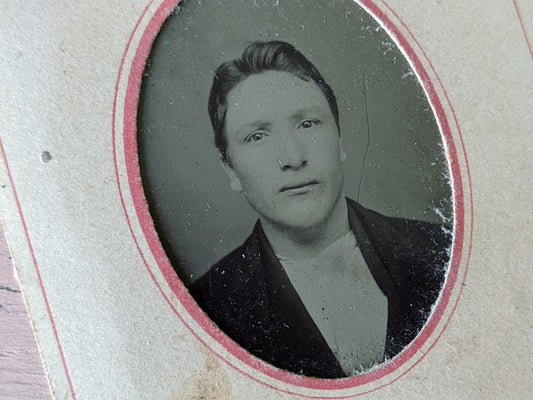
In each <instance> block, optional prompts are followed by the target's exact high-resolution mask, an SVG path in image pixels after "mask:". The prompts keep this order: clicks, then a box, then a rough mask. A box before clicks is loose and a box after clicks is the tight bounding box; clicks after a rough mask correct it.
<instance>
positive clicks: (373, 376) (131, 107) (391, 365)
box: [113, 0, 473, 395]
mask: <svg viewBox="0 0 533 400" xmlns="http://www.w3.org/2000/svg"><path fill="white" fill-rule="evenodd" d="M179 1H180V0H165V1H163V2H162V4H161V5H160V6H159V8H158V9H157V11H156V12H155V14H154V15H153V16H152V17H151V19H150V21H149V23H148V25H147V27H146V28H145V30H144V32H143V33H142V37H141V39H140V42H139V45H138V47H137V49H136V50H135V55H134V58H133V61H132V64H131V69H130V73H129V76H128V81H127V89H126V96H125V101H124V120H123V126H124V128H123V129H124V137H123V140H124V156H125V163H126V171H127V177H128V184H129V187H130V190H131V195H132V199H133V203H134V206H135V210H136V213H137V218H138V221H139V223H140V226H141V228H142V230H143V232H144V234H145V238H146V241H147V243H148V245H149V247H150V250H151V252H152V254H153V255H154V257H155V259H156V261H157V263H158V266H159V268H160V270H161V272H162V274H163V276H164V277H165V279H166V281H167V283H168V285H169V286H170V288H171V290H172V291H173V293H174V294H175V295H176V297H177V298H178V300H179V301H180V303H181V304H182V305H183V307H184V308H185V309H186V310H187V312H188V313H189V314H190V315H191V316H192V317H193V318H194V319H195V320H196V322H197V323H198V324H199V325H200V326H201V327H202V329H204V330H205V331H206V332H207V333H208V334H209V335H210V336H211V337H212V338H213V339H215V340H216V341H218V342H219V343H220V344H222V345H223V346H224V347H225V348H226V349H227V350H228V351H229V352H230V353H231V354H232V355H233V356H235V357H237V358H238V359H240V360H241V361H242V362H244V363H246V364H247V365H249V366H251V367H252V368H255V369H257V370H258V371H260V372H262V373H264V374H266V375H268V376H270V377H272V378H275V379H278V380H281V381H284V382H287V383H289V384H292V385H296V386H300V387H304V388H309V389H318V390H340V389H349V388H354V387H357V386H361V385H364V384H366V383H369V382H372V381H375V380H377V379H380V378H382V377H384V376H386V375H388V374H389V373H391V372H393V371H395V370H396V369H398V368H399V367H400V366H402V365H403V364H405V363H406V362H407V361H408V360H409V359H410V358H411V357H413V356H414V355H415V354H416V353H417V352H418V351H419V350H420V349H421V348H422V346H423V345H424V344H425V343H426V341H427V340H428V338H429V337H430V336H431V335H432V334H433V332H434V331H435V329H436V327H437V325H438V323H439V321H440V319H441V317H442V316H443V314H444V312H445V310H446V309H447V308H448V306H449V307H452V312H451V313H450V316H449V317H448V321H446V324H445V326H444V328H443V329H442V331H441V332H440V333H439V336H438V337H437V338H436V339H435V342H433V343H432V344H431V346H430V348H431V347H433V346H434V344H435V343H436V341H437V340H438V338H439V337H440V335H441V334H442V332H443V331H444V329H445V328H446V325H447V324H448V322H449V318H450V317H451V315H452V314H453V311H454V310H455V307H456V306H457V301H458V299H459V296H460V293H459V296H458V297H457V301H456V303H455V304H449V301H450V296H451V294H452V291H453V288H454V287H455V285H456V283H457V278H458V273H459V269H460V265H461V260H462V259H463V251H464V250H465V249H463V243H464V234H465V209H464V192H463V179H462V176H461V167H460V164H459V157H458V154H457V149H456V146H455V143H454V140H453V136H452V132H451V129H450V125H449V122H448V120H447V118H446V114H445V111H444V108H443V105H442V103H441V100H440V98H439V96H438V94H437V91H436V90H435V87H434V86H433V83H432V81H431V79H430V76H429V74H428V73H427V71H426V69H425V68H424V66H423V64H422V63H421V61H420V59H419V58H418V56H417V54H416V52H415V50H414V49H413V47H412V46H411V45H410V43H409V42H408V40H407V39H406V38H405V36H404V35H403V34H402V33H401V32H400V30H399V29H398V28H397V27H396V26H395V25H394V23H393V22H392V21H391V20H390V18H389V17H387V15H386V14H385V12H383V11H382V10H381V9H380V8H379V7H378V6H377V5H376V4H374V3H373V2H372V1H370V0H360V1H359V3H360V4H361V5H362V6H363V7H365V8H366V9H367V10H368V11H370V13H371V14H372V16H373V17H374V18H375V19H377V21H378V22H379V23H380V25H382V26H384V27H385V28H386V29H387V30H388V32H391V33H392V35H393V36H394V38H395V39H396V41H397V43H398V44H399V46H400V47H401V48H402V49H403V51H404V54H405V55H406V57H407V58H408V60H409V61H410V62H411V65H412V67H413V68H414V69H415V71H416V72H417V74H418V77H419V80H420V82H421V84H422V85H423V87H424V89H425V90H426V93H427V95H428V97H429V101H430V102H431V104H432V105H433V107H434V111H435V114H436V117H437V120H438V121H439V124H440V127H441V130H442V135H443V137H444V140H445V141H446V145H447V148H448V156H449V162H450V167H451V174H452V177H453V190H454V203H455V215H454V222H455V227H454V243H453V249H452V260H451V264H450V269H449V272H448V278H447V281H446V284H445V287H444V289H443V292H442V295H441V298H440V300H439V302H438V303H437V306H436V308H435V310H434V312H433V314H432V315H431V317H430V319H429V320H428V322H427V324H426V325H425V326H424V328H423V330H422V331H421V332H420V334H419V335H418V336H417V337H416V338H415V340H414V341H413V342H412V343H411V344H410V345H409V346H408V347H407V348H406V349H404V351H402V353H400V354H399V355H398V356H397V357H395V358H394V360H393V361H392V362H388V363H385V364H384V365H383V366H381V367H380V368H378V369H376V370H373V371H370V372H368V373H364V374H361V375H357V376H354V377H351V378H346V379H338V380H324V379H316V378H308V377H302V376H297V375H294V374H292V373H289V372H286V371H282V370H279V369H277V368H275V367H273V366H271V365H269V364H266V363H264V362H261V361H258V360H257V359H256V358H255V357H252V356H251V355H250V354H249V353H248V352H246V351H245V350H244V349H242V348H241V347H240V346H238V345H237V344H236V343H234V342H233V341H232V340H231V339H229V338H228V337H227V336H226V335H225V334H224V333H223V332H222V331H220V330H219V329H218V328H217V327H216V325H214V324H213V323H212V322H211V320H209V319H208V318H207V316H206V315H205V314H204V313H203V312H202V311H201V310H200V309H199V308H198V306H197V305H196V303H195V302H194V300H193V299H192V297H191V296H190V295H189V292H188V290H187V289H186V288H185V286H184V285H183V283H182V282H181V281H180V280H179V279H178V277H177V276H176V274H175V272H174V269H173V267H172V265H171V264H170V262H169V260H168V258H167V256H166V254H165V252H164V250H163V247H162V246H161V243H160V241H159V238H158V235H157V232H156V230H155V228H154V226H153V222H152V219H151V216H150V214H149V211H148V204H147V202H146V199H145V196H144V191H143V187H142V183H141V178H140V171H139V164H138V158H137V129H136V128H137V105H138V95H139V90H140V86H141V80H142V73H143V70H144V66H145V62H146V59H147V57H148V55H149V52H150V49H151V46H152V43H153V41H154V40H155V37H156V35H157V33H158V32H159V29H160V27H161V26H162V24H163V23H164V22H165V20H166V18H167V16H168V15H169V13H170V12H171V11H172V10H173V9H174V8H175V7H176V5H177V4H178V3H179ZM152 3H153V0H152V1H150V3H149V4H148V5H147V7H146V8H145V10H144V11H143V14H142V15H141V17H140V19H139V21H138V22H137V25H136V26H135V28H134V30H133V32H132V35H131V37H130V40H129V42H128V44H127V46H126V49H125V52H124V55H123V58H122V61H121V65H120V71H119V76H118V79H117V84H116V87H115V100H114V104H113V150H114V162H115V170H116V178H117V182H118V183H119V191H120V196H121V201H122V205H123V208H124V210H125V213H126V218H127V220H128V225H129V228H130V232H131V234H132V236H133V239H134V241H135V243H136V245H137V248H138V250H139V252H140V254H141V257H142V258H143V261H144V264H145V266H146V268H147V270H148V272H149V274H150V276H151V278H152V279H153V281H154V282H155V284H156V285H157V287H158V288H159V290H160V291H161V294H162V295H163V297H164V298H165V300H166V301H167V303H168V304H169V305H170V307H171V308H172V309H173V311H174V312H175V313H176V315H177V316H178V317H179V318H180V319H181V321H182V322H183V323H184V324H185V325H186V326H187V327H188V328H189V329H190V330H191V332H192V333H193V334H194V335H195V336H196V337H197V338H198V340H200V341H201V342H202V343H203V344H204V345H206V346H207V347H209V346H208V345H207V344H206V343H205V341H203V340H202V339H201V338H200V337H199V336H198V335H197V334H196V333H195V332H194V330H193V329H192V328H191V327H190V326H189V325H188V324H187V323H186V321H185V320H184V319H183V318H182V316H181V315H180V314H179V312H178V311H177V310H176V308H175V307H174V306H173V305H172V303H171V301H170V299H169V298H168V297H167V296H166V295H165V293H164V291H163V289H162V288H161V286H160V285H159V283H158V282H157V280H156V278H155V276H154V275H153V272H152V271H151V269H150V267H149V265H148V263H147V262H146V259H145V258H144V255H143V254H142V251H141V249H140V247H139V245H138V242H137V239H136V237H135V234H134V232H133V229H132V226H131V221H130V216H129V215H128V211H127V207H126V206H125V201H124V197H123V193H122V189H121V187H120V174H119V172H118V163H117V148H116V141H115V139H116V132H115V123H116V114H117V112H116V111H117V106H118V105H117V101H118V100H117V96H118V93H119V84H120V82H121V78H122V71H123V68H124V63H125V59H126V55H127V54H128V52H129V51H130V47H131V43H132V41H133V37H134V35H135V34H136V31H137V30H138V28H139V25H140V22H141V21H142V20H143V19H144V17H145V15H146V14H147V12H148V10H149V8H150V7H151V5H152ZM383 3H384V5H385V7H386V8H387V9H388V10H389V12H390V13H392V14H393V15H394V16H395V18H397V19H398V20H399V21H400V22H401V24H402V25H403V27H404V29H406V30H407V32H408V33H409V35H410V36H411V39H412V40H413V41H414V43H415V44H416V45H417V46H418V47H419V49H420V50H421V51H422V54H423V55H424V57H425V58H426V60H427V62H428V63H429V66H430V68H431V69H432V72H433V73H434V75H435V76H436V77H437V81H438V84H439V85H440V87H441V89H442V91H443V92H444V95H445V99H446V102H447V104H448V106H449V107H450V109H451V111H452V114H453V117H454V118H455V113H454V111H453V108H452V106H451V103H450V100H449V98H448V96H447V94H446V90H445V88H444V86H443V85H442V82H441V81H440V79H439V78H438V75H437V74H436V71H435V70H434V68H433V65H432V64H431V61H430V60H429V58H428V57H427V55H426V53H425V52H424V50H423V49H422V47H421V46H420V44H419V43H418V41H417V40H416V38H415V37H414V35H413V34H412V33H411V32H410V30H409V28H408V27H407V25H406V24H405V23H403V21H402V20H401V19H400V18H399V16H398V15H397V14H396V13H395V12H394V10H392V8H390V7H389V6H388V4H387V3H385V2H384V1H383ZM455 124H456V126H457V130H458V132H459V138H460V141H461V146H462V150H463V155H464V158H465V160H464V161H465V167H466V173H467V181H468V189H469V191H470V193H469V195H470V196H469V198H470V221H469V222H470V238H469V239H471V236H472V229H473V226H472V222H473V221H472V220H473V203H472V196H471V194H472V193H471V186H470V176H469V175H470V173H469V169H468V161H467V159H466V152H465V149H464V144H463V140H462V135H461V131H460V128H459V125H458V122H457V119H456V118H455ZM468 243H469V248H468V254H467V258H466V267H465V272H464V276H463V281H464V278H466V272H467V268H468V260H469V258H470V252H471V240H469V242H468ZM217 355H218V354H217ZM218 356H219V357H220V358H221V359H223V360H224V361H226V362H228V361H227V360H225V359H224V358H223V357H221V356H220V355H218ZM422 358H423V356H422V357H421V358H420V359H419V360H417V361H416V362H415V364H414V365H416V363H418V362H419V361H420V360H421V359H422ZM228 363H229V362H228ZM229 364H230V365H231V366H232V367H233V368H236V369H238V368H237V367H236V366H234V365H233V364H231V363H229ZM410 368H412V366H411V367H410ZM239 371H241V372H242V373H244V372H243V371H242V370H239ZM405 372H407V371H405ZM405 372H404V373H403V374H405ZM244 374H246V373H244ZM403 374H402V375H400V376H403ZM246 375H247V376H249V375H248V374H246ZM249 377H250V378H252V379H254V380H257V379H256V378H254V377H251V376H249ZM396 379H399V377H398V378H396ZM396 379H395V380H396ZM257 381H258V382H261V381H259V380H257ZM261 383H263V384H265V385H267V384H266V383H264V382H261ZM390 383H392V381H390V382H387V383H385V384H384V385H388V384H390ZM384 385H382V386H384ZM268 386H269V385H268ZM382 386H381V387H382ZM276 389H277V388H276ZM278 390H279V389H278ZM373 390H376V389H373ZM373 390H370V391H373ZM366 393H368V392H366ZM360 394H362V393H359V395H360Z"/></svg>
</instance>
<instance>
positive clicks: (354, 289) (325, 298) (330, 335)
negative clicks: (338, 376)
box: [276, 231, 388, 376]
mask: <svg viewBox="0 0 533 400" xmlns="http://www.w3.org/2000/svg"><path fill="white" fill-rule="evenodd" d="M276 256H277V257H278V259H279V261H280V262H281V264H282V266H283V269H284V270H285V272H286V274H287V276H288V277H289V280H290V282H291V284H292V285H293V287H294V288H295V290H296V292H297V293H298V295H299V296H300V299H301V301H302V303H303V304H304V306H305V308H306V309H307V311H308V313H309V315H310V316H311V318H312V319H313V321H314V323H315V324H316V326H317V328H318V329H319V330H320V333H321V334H322V336H323V337H324V339H325V341H326V342H327V344H328V345H329V347H330V348H331V350H332V352H333V354H334V355H335V357H336V359H337V361H338V362H339V364H340V365H341V367H342V369H343V370H344V372H345V373H346V375H348V376H351V375H354V374H356V373H359V372H361V371H362V370H364V369H367V368H371V367H372V366H374V365H376V364H379V363H381V362H382V361H383V356H384V352H385V342H386V336H387V318H388V311H387V309H388V302H387V297H386V296H385V295H384V294H383V292H382V291H381V290H380V289H379V287H378V285H377V284H376V282H375V280H374V278H373V277H372V274H371V272H370V270H369V269H368V267H367V265H366V262H365V260H364V258H363V255H362V254H361V251H360V249H359V246H358V245H357V241H356V239H355V236H354V234H353V232H352V231H349V232H348V233H347V234H345V235H344V236H342V237H341V238H339V239H338V240H336V241H335V242H333V243H332V244H330V245H329V246H328V247H327V248H325V249H324V250H322V251H321V252H320V253H319V254H317V255H314V256H313V257H312V258H308V259H290V258H287V257H285V256H283V255H280V254H276ZM302 340H305V338H302Z"/></svg>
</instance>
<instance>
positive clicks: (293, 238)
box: [261, 196, 350, 259]
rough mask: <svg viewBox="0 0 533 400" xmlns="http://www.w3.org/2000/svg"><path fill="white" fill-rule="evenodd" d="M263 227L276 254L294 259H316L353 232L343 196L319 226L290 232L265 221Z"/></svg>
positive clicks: (262, 221)
mask: <svg viewBox="0 0 533 400" xmlns="http://www.w3.org/2000/svg"><path fill="white" fill-rule="evenodd" d="M261 224H262V227H263V231H264V232H265V235H266V237H267V238H268V241H269V243H270V245H271V246H272V249H273V250H274V253H276V254H278V255H282V256H284V257H286V258H292V259H305V258H311V257H314V256H315V255H316V254H318V253H319V252H321V251H322V250H323V249H325V248H326V247H328V246H329V245H330V244H331V243H333V242H335V241H336V240H337V239H339V238H340V237H342V236H343V235H344V234H346V233H347V232H348V231H349V230H350V224H349V221H348V207H347V205H346V200H345V198H344V196H340V198H339V201H338V202H337V204H336V206H335V208H334V209H333V211H332V212H331V213H330V215H329V216H328V218H326V220H325V221H323V222H322V223H320V224H319V225H316V226H313V227H310V228H306V229H290V228H287V227H283V226H279V225H275V224H272V223H270V222H269V221H266V220H261Z"/></svg>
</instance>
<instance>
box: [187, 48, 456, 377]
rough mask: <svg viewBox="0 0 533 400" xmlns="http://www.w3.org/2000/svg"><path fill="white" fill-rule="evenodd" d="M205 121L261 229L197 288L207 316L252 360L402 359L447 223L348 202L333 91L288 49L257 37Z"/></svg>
mask: <svg viewBox="0 0 533 400" xmlns="http://www.w3.org/2000/svg"><path fill="white" fill-rule="evenodd" d="M209 115H210V117H211V122H212V125H213V128H214V131H215V143H216V145H217V147H218V148H219V150H220V152H221V154H222V161H223V165H224V168H225V170H226V172H227V173H228V176H229V179H230V184H231V188H232V189H233V190H234V191H237V192H242V193H243V194H244V196H246V199H247V201H248V203H249V204H250V206H251V207H252V208H253V209H254V210H255V211H256V212H257V214H258V215H259V220H258V222H257V223H256V225H255V227H254V229H253V232H252V234H251V235H250V237H248V239H247V240H246V241H245V242H244V244H243V245H242V246H241V247H239V248H237V249H236V250H234V251H233V252H231V253H230V254H229V255H227V256H226V257H224V258H223V259H222V260H221V261H219V262H218V263H217V264H215V265H214V266H213V267H212V268H211V269H210V270H209V271H208V273H207V274H206V275H204V276H203V277H201V278H200V279H199V280H198V281H197V282H195V283H194V285H193V286H192V288H191V293H192V295H193V296H194V298H195V299H196V301H197V302H198V304H199V305H200V307H202V308H203V309H204V311H205V312H206V313H207V315H208V316H209V317H210V318H211V319H212V320H213V321H214V322H215V323H216V324H217V325H218V326H219V327H220V329H222V330H223V331H224V332H225V333H226V334H227V335H228V336H229V337H231V338H232V339H233V340H235V341H236V342H237V343H239V344H240V345H241V346H243V347H244V348H245V349H247V350H248V351H250V352H251V353H252V354H254V355H256V356H257V357H259V358H261V359H263V360H265V361H267V362H269V363H271V364H272V365H274V366H277V367H279V368H282V369H286V370H289V371H291V372H294V373H297V374H303V375H308V376H315V377H320V378H338V377H344V376H351V375H354V374H356V373H358V372H360V371H362V370H363V369H365V368H369V367H372V366H373V365H375V364H378V363H380V362H382V361H384V360H385V359H388V358H391V357H393V356H394V355H396V354H397V353H398V352H399V351H401V349H402V348H403V347H404V346H406V345H407V344H408V343H409V342H410V341H411V340H412V339H413V338H414V337H415V336H416V334H417V333H418V331H419V330H420V329H421V327H422V326H423V324H424V322H425V321H426V319H427V316H428V314H429V313H430V311H431V308H432V305H433V303H434V302H435V301H436V299H437V297H438V294H439V290H440V288H441V285H442V282H443V279H444V275H445V266H446V263H447V261H448V258H449V255H448V247H449V244H450V238H449V237H448V236H446V235H445V234H444V233H443V232H444V231H443V229H442V227H440V226H435V225H431V224H427V223H422V222H418V221H409V220H404V219H398V218H389V217H385V216H383V215H380V214H378V213H375V212H373V211H370V210H367V209H365V208H363V207H362V206H360V205H359V204H357V203H355V202H354V201H352V200H350V199H347V198H345V197H344V196H343V195H342V187H343V173H342V162H343V161H344V159H345V155H344V153H343V151H342V148H341V138H340V128H339V113H338V108H337V102H336V99H335V96H334V94H333V91H332V90H331V88H330V87H329V85H328V84H327V83H326V82H325V80H324V79H323V77H322V76H321V75H320V73H319V72H318V70H317V69H316V68H315V67H314V66H313V65H312V64H311V63H310V62H309V60H307V59H306V58H305V57H304V56H303V55H302V54H301V53H300V52H298V51H297V50H296V49H294V47H293V46H291V45H290V44H288V43H285V42H278V41H275V42H257V43H254V44H252V45H250V46H248V47H247V48H246V49H245V50H244V52H243V54H242V57H241V58H240V59H237V60H233V61H230V62H227V63H224V64H222V65H221V66H220V67H219V68H218V69H217V71H216V73H215V78H214V81H213V86H212V88H211V93H210V98H209Z"/></svg>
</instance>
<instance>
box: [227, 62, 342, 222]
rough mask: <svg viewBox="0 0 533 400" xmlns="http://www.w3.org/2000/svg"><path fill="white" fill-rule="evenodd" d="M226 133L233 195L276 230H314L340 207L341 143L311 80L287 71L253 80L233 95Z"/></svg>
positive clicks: (318, 90)
mask: <svg viewBox="0 0 533 400" xmlns="http://www.w3.org/2000/svg"><path fill="white" fill-rule="evenodd" d="M227 101H228V110H227V114H226V125H225V134H226V138H227V143H228V146H227V155H228V158H229V161H230V164H231V166H230V165H225V168H226V171H227V172H228V174H229V177H230V182H231V188H232V189H233V190H235V191H237V192H244V194H245V196H246V198H247V200H248V202H249V203H250V205H251V206H252V207H253V208H254V209H255V211H256V212H257V213H258V214H259V215H260V217H261V218H263V219H266V220H267V221H269V222H270V223H271V224H273V225H275V226H278V227H282V228H288V229H308V228H312V227H315V226H318V225H319V224H320V223H322V222H324V221H325V220H326V219H327V218H328V217H329V216H330V214H331V213H332V211H333V209H334V208H335V206H336V205H337V204H338V202H339V201H340V198H341V197H340V194H341V191H342V185H343V176H342V166H341V163H342V161H343V160H342V151H341V147H340V137H339V132H338V130H337V125H336V123H335V119H334V117H333V114H332V112H331V109H330V107H329V104H328V102H327V100H326V98H325V96H324V94H323V93H322V92H321V90H320V89H319V87H318V86H317V85H316V84H315V83H314V82H313V81H304V80H302V79H300V78H298V77H296V76H294V75H292V74H289V73H287V72H278V71H268V72H264V73H261V74H256V75H251V76H249V77H248V78H246V79H245V80H244V81H242V82H241V83H239V84H238V85H237V86H236V87H235V88H233V89H232V90H231V91H230V93H229V95H228V99H227Z"/></svg>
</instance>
